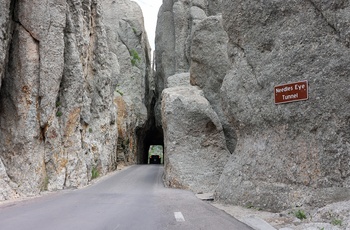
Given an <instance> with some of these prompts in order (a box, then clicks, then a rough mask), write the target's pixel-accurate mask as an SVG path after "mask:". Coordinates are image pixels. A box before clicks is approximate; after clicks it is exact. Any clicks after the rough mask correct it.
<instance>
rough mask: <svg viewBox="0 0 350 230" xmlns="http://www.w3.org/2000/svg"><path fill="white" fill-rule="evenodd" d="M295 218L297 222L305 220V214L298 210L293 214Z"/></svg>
mask: <svg viewBox="0 0 350 230" xmlns="http://www.w3.org/2000/svg"><path fill="white" fill-rule="evenodd" d="M294 215H295V217H296V218H298V219H299V220H303V219H306V214H305V212H304V211H303V210H298V211H296V212H295V213H294Z"/></svg>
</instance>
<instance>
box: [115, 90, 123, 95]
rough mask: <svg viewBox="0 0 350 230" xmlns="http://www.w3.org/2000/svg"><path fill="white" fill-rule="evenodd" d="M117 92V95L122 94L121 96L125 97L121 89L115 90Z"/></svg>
mask: <svg viewBox="0 0 350 230" xmlns="http://www.w3.org/2000/svg"><path fill="white" fill-rule="evenodd" d="M115 91H116V92H117V93H119V94H120V96H124V93H123V92H121V91H120V90H119V89H115Z"/></svg>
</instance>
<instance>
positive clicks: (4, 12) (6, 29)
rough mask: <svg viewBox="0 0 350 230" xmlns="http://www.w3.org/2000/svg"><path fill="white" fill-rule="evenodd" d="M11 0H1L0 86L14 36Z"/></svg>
mask: <svg viewBox="0 0 350 230" xmlns="http://www.w3.org/2000/svg"><path fill="white" fill-rule="evenodd" d="M10 10H11V0H3V1H1V2H0V15H1V16H0V80H1V81H0V87H1V83H2V79H3V78H4V76H5V66H6V63H7V61H8V51H9V49H10V42H11V38H12V32H11V31H12V26H13V25H12V23H11V12H10Z"/></svg>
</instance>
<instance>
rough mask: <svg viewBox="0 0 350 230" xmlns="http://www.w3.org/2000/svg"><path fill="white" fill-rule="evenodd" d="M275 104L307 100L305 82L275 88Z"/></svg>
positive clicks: (307, 94)
mask: <svg viewBox="0 0 350 230" xmlns="http://www.w3.org/2000/svg"><path fill="white" fill-rule="evenodd" d="M274 93H275V104H281V103H288V102H294V101H304V100H307V99H309V90H308V82H307V81H299V82H295V83H290V84H285V85H278V86H275V92H274Z"/></svg>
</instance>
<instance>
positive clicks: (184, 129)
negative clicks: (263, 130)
mask: <svg viewBox="0 0 350 230" xmlns="http://www.w3.org/2000/svg"><path fill="white" fill-rule="evenodd" d="M219 3H220V2H219V1H171V0H168V1H163V5H162V7H161V8H160V11H159V14H158V24H157V32H156V52H155V53H156V70H157V73H156V82H157V90H158V92H163V93H162V94H160V93H159V95H160V97H159V98H158V102H159V103H160V101H162V103H161V107H160V106H159V105H156V108H155V110H156V112H155V114H156V118H157V119H158V120H159V119H160V117H161V120H162V125H163V126H162V127H163V131H164V149H165V159H164V160H165V161H164V162H165V163H164V164H165V166H164V167H165V183H166V184H167V185H168V186H172V187H177V188H186V189H190V190H192V191H195V192H213V191H214V190H215V188H216V187H217V185H218V181H219V177H220V175H221V173H222V170H223V167H224V165H225V163H226V162H227V159H228V156H229V151H228V147H229V148H231V149H230V150H233V149H234V145H235V140H234V138H231V139H229V138H225V136H226V135H227V134H231V136H232V137H234V135H235V132H234V130H232V129H231V128H230V126H227V124H228V122H226V119H225V116H224V114H223V112H222V110H221V107H220V105H219V104H217V103H216V102H218V101H217V100H216V99H217V98H218V95H219V94H218V92H219V89H220V86H221V82H222V80H223V78H224V76H225V74H226V70H227V69H228V57H227V51H226V44H227V40H228V38H227V35H226V33H225V31H224V29H223V27H222V23H221V17H220V16H212V15H216V14H217V13H219V9H220V6H221V4H219ZM208 35H209V37H208ZM207 42H212V43H211V44H208V45H206V46H202V45H203V44H206V43H207ZM193 47H198V48H199V49H196V51H198V52H195V51H194V50H193V49H192V48H193ZM213 47H214V48H215V49H216V48H217V49H218V51H217V52H216V53H215V54H214V53H213V52H211V51H212V50H213ZM208 51H209V52H208ZM207 55H212V56H207ZM213 57H214V59H213ZM213 60H215V61H213ZM217 64H218V65H217ZM189 72H190V73H189ZM214 73H215V74H214ZM203 74H204V75H203ZM208 76H209V77H212V78H210V79H209V78H208V82H207V83H206V78H207V77H208ZM190 79H191V83H192V84H193V85H198V86H202V90H201V89H199V88H197V87H195V86H191V85H190ZM209 82H210V83H209ZM212 83H213V84H212ZM204 85H206V86H207V87H204ZM214 105H216V106H214ZM158 110H160V111H158ZM218 114H219V115H218ZM157 125H159V124H157ZM227 140H228V141H229V145H226V141H227Z"/></svg>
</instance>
